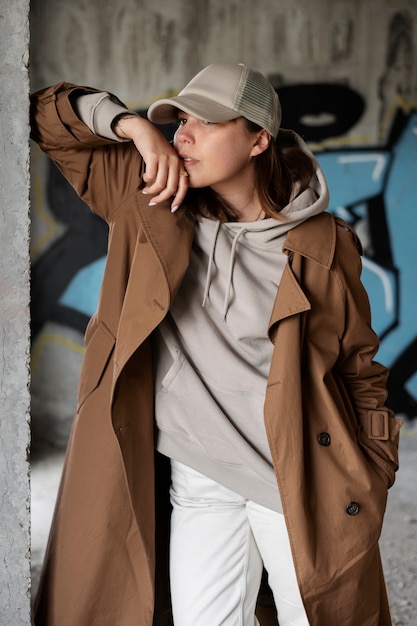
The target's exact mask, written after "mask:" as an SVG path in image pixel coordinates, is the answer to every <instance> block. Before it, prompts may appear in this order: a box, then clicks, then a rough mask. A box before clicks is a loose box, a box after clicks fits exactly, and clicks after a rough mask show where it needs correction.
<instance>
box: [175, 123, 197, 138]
mask: <svg viewBox="0 0 417 626" xmlns="http://www.w3.org/2000/svg"><path fill="white" fill-rule="evenodd" d="M175 138H176V139H177V140H178V141H183V142H186V143H192V142H193V141H194V132H193V129H192V124H190V122H189V121H187V123H186V124H183V125H182V126H180V127H179V128H178V129H177V132H176V133H175Z"/></svg>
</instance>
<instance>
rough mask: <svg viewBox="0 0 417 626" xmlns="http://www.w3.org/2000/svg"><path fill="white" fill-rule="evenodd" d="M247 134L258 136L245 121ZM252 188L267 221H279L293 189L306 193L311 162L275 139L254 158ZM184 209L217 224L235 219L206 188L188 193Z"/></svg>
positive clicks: (213, 193)
mask: <svg viewBox="0 0 417 626" xmlns="http://www.w3.org/2000/svg"><path fill="white" fill-rule="evenodd" d="M245 121H246V125H247V128H248V130H249V132H258V131H259V130H261V128H260V127H259V126H257V125H256V124H254V123H253V122H250V121H249V120H247V119H246V118H245ZM254 159H255V185H256V191H257V193H258V196H259V199H260V202H261V204H262V206H263V209H264V212H265V215H266V216H267V217H274V218H276V219H279V213H280V212H281V211H282V209H283V208H284V207H285V206H287V204H288V203H289V202H290V200H291V195H292V193H293V189H294V185H295V184H297V191H298V193H301V192H302V191H304V190H305V189H307V187H308V185H309V183H310V181H311V177H312V176H313V174H314V165H313V162H312V160H311V158H310V157H309V156H308V154H306V153H305V152H304V151H303V150H302V149H301V148H300V147H299V146H297V145H295V144H293V143H291V144H290V142H289V138H287V139H286V140H285V136H284V138H283V137H282V136H278V140H276V141H274V140H273V139H272V140H271V142H270V144H269V146H268V148H267V149H266V150H265V151H264V152H262V153H261V154H259V155H258V156H256V157H254ZM187 205H188V206H189V210H190V211H191V212H192V213H193V214H194V215H202V216H204V217H210V218H213V219H218V220H220V221H221V222H227V221H234V220H236V218H237V215H236V213H235V211H234V210H233V209H232V207H231V206H230V205H229V204H228V203H227V202H226V201H225V200H224V199H223V198H221V197H220V196H219V195H218V194H217V193H216V192H215V191H213V190H212V189H211V188H210V187H204V188H203V189H189V190H188V192H187Z"/></svg>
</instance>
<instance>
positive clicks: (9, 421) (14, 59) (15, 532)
mask: <svg viewBox="0 0 417 626" xmlns="http://www.w3.org/2000/svg"><path fill="white" fill-rule="evenodd" d="M28 11H29V2H28V1H27V0H15V1H14V2H9V1H8V0H0V59H1V64H0V84H1V89H0V251H1V253H0V351H1V356H0V624H4V625H7V626H19V625H20V624H30V600H29V588H30V560H29V550H30V543H29V463H28V447H29V421H28V418H29V389H28V384H29V367H28V364H29V173H28V159H29V142H28V90H29V81H28V59H29V54H28V52H29V28H28V27H29V21H28Z"/></svg>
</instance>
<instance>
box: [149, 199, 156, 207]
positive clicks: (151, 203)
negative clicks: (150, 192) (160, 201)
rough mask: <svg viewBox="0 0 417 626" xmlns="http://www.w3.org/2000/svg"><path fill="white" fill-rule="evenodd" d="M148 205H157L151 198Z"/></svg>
mask: <svg viewBox="0 0 417 626" xmlns="http://www.w3.org/2000/svg"><path fill="white" fill-rule="evenodd" d="M148 206H156V202H152V200H151V201H150V203H149V205H148Z"/></svg>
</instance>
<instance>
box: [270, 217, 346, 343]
mask: <svg viewBox="0 0 417 626" xmlns="http://www.w3.org/2000/svg"><path fill="white" fill-rule="evenodd" d="M327 218H328V215H326V214H321V215H318V216H316V217H315V218H311V219H310V220H308V226H306V224H305V223H303V224H301V225H300V226H297V228H294V229H293V230H291V231H290V232H289V233H288V236H287V239H286V242H285V245H284V248H283V250H284V252H286V253H287V254H288V257H289V259H288V263H287V265H286V267H285V270H284V272H283V274H282V278H281V282H280V285H279V289H278V293H277V296H276V298H275V302H274V307H273V310H272V314H271V318H270V321H269V336H270V337H271V338H272V337H273V333H274V329H275V328H276V324H277V323H278V322H280V321H281V320H283V319H284V318H286V317H290V316H291V315H297V314H299V313H302V312H303V311H308V310H310V309H311V304H310V302H309V300H308V298H307V296H306V295H305V293H304V292H303V289H302V287H301V285H300V283H299V282H298V280H297V278H296V276H295V274H294V268H293V262H292V257H293V254H292V253H294V252H297V253H298V255H300V256H299V257H298V258H301V259H302V258H303V257H305V258H308V259H310V260H312V261H315V262H316V263H318V264H319V265H322V266H323V267H325V268H327V269H330V267H331V264H332V261H333V257H334V253H335V246H336V226H335V222H334V220H329V219H327ZM307 228H308V234H307V236H306V235H305V234H304V230H305V229H307ZM323 230H324V231H325V237H324V240H325V241H326V242H327V245H324V246H323ZM296 269H297V272H296V273H297V275H299V274H300V272H299V271H298V269H299V268H296Z"/></svg>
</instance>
